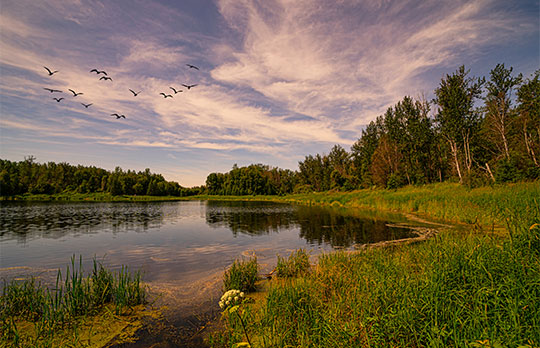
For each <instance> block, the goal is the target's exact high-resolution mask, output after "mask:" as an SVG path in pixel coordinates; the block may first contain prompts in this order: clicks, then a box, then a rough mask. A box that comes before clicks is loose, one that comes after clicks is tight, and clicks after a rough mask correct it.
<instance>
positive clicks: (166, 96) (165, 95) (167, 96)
mask: <svg viewBox="0 0 540 348" xmlns="http://www.w3.org/2000/svg"><path fill="white" fill-rule="evenodd" d="M160 94H161V95H162V96H163V98H172V97H173V96H172V95H170V94H165V93H163V92H161V93H160Z"/></svg>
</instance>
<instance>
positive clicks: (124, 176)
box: [0, 156, 201, 196]
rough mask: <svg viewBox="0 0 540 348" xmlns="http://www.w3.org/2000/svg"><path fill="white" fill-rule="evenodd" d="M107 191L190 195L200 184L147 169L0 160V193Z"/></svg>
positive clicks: (117, 193)
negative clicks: (186, 183)
mask: <svg viewBox="0 0 540 348" xmlns="http://www.w3.org/2000/svg"><path fill="white" fill-rule="evenodd" d="M65 192H70V193H96V192H103V193H110V194H112V195H149V196H190V195H195V194H199V193H201V189H200V188H199V187H194V188H185V187H182V186H180V185H179V184H178V183H177V182H174V181H166V180H165V179H164V178H163V176H162V175H160V174H153V173H151V172H150V169H146V170H144V171H139V172H135V171H133V170H127V171H124V170H122V169H121V168H120V167H116V169H115V170H114V171H107V170H105V169H101V168H96V167H93V166H90V167H87V166H82V165H77V166H74V165H70V164H68V163H58V164H57V163H54V162H48V163H42V164H41V163H37V162H36V161H35V157H33V156H28V157H25V159H24V161H20V162H12V161H8V160H2V159H0V195H2V196H14V195H20V194H25V193H31V194H57V193H65Z"/></svg>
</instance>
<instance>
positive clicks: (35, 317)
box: [0, 257, 146, 347]
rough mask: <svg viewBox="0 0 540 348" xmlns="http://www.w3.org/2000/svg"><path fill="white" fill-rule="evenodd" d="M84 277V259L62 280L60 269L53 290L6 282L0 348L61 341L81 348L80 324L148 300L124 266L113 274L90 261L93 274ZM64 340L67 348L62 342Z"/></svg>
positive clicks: (138, 280) (27, 282)
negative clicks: (94, 317) (92, 264)
mask: <svg viewBox="0 0 540 348" xmlns="http://www.w3.org/2000/svg"><path fill="white" fill-rule="evenodd" d="M83 274H84V273H83V269H82V259H79V264H78V265H77V264H76V262H75V257H73V258H72V259H71V267H69V266H68V267H67V270H66V276H65V279H64V278H63V276H62V273H61V271H60V270H59V271H58V274H57V278H56V284H55V285H54V287H52V288H48V287H46V286H44V285H42V284H41V283H37V282H36V280H35V279H34V278H30V279H25V280H13V281H11V282H9V283H7V282H6V283H4V287H3V291H2V297H1V299H0V327H1V331H2V334H1V335H0V346H3V345H6V346H7V345H9V346H13V347H19V346H21V347H24V346H37V347H39V346H43V347H46V346H51V345H56V344H58V341H59V340H60V341H62V342H63V343H62V345H64V344H67V345H69V344H73V345H75V346H80V345H81V344H80V343H81V342H79V337H78V331H79V327H80V326H81V325H79V323H84V322H85V321H88V318H90V317H93V316H96V317H103V312H104V311H105V312H108V313H109V314H110V316H112V317H116V318H117V316H118V315H121V314H126V313H128V312H130V311H131V310H132V309H133V308H134V307H136V306H138V305H141V304H144V303H145V301H146V295H145V291H144V287H143V285H142V283H141V275H140V273H139V272H135V273H131V272H129V271H128V269H127V268H125V267H122V268H121V270H120V271H119V272H116V273H113V272H111V271H109V270H107V269H105V268H104V267H103V266H102V265H101V264H100V263H98V262H97V261H96V260H94V267H93V270H92V273H91V274H90V275H89V276H88V277H87V278H85V277H83ZM82 326H84V325H82ZM90 329H91V328H90ZM66 335H67V336H68V338H67V342H70V343H69V344H68V343H66V342H64V340H65V339H66Z"/></svg>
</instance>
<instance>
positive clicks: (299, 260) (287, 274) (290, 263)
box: [276, 249, 310, 278]
mask: <svg viewBox="0 0 540 348" xmlns="http://www.w3.org/2000/svg"><path fill="white" fill-rule="evenodd" d="M309 269H310V264H309V254H308V253H307V252H306V251H305V250H304V249H298V250H296V251H293V252H291V255H290V256H289V258H283V257H281V256H279V255H278V256H277V266H276V275H277V276H278V277H281V278H291V277H298V276H301V275H304V274H306V273H307V272H309Z"/></svg>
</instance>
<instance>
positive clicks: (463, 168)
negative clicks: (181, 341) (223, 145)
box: [0, 64, 540, 196]
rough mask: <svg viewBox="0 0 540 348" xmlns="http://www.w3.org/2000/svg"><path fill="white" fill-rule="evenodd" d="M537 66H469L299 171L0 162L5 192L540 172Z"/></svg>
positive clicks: (328, 183)
mask: <svg viewBox="0 0 540 348" xmlns="http://www.w3.org/2000/svg"><path fill="white" fill-rule="evenodd" d="M539 79H540V70H538V71H536V72H535V73H534V74H533V75H532V76H530V77H529V78H523V76H522V75H521V74H515V73H514V72H513V68H511V67H510V68H507V67H505V66H504V64H498V65H497V66H496V67H495V68H494V69H492V70H491V71H490V74H489V78H488V79H487V80H486V79H485V78H484V77H481V78H479V77H474V76H470V71H469V70H467V69H465V67H464V66H461V67H459V68H458V69H457V70H456V71H455V72H454V73H452V74H446V75H445V76H444V77H443V78H442V79H441V81H440V84H439V85H438V87H437V88H436V89H435V93H434V95H435V98H434V99H433V100H431V101H428V100H425V98H416V99H415V98H412V97H410V96H405V97H404V98H403V99H402V100H400V101H399V102H397V103H396V104H395V105H394V106H391V107H389V108H388V109H387V110H386V112H385V113H384V114H383V115H380V116H378V117H377V118H376V119H375V120H373V121H372V122H370V123H369V124H368V125H367V126H366V128H365V129H364V130H362V132H361V135H360V137H359V139H358V140H357V141H356V142H355V143H354V144H353V145H352V147H351V149H350V151H349V152H348V151H347V150H345V149H344V148H343V147H342V146H340V145H335V146H334V147H332V149H331V150H330V152H329V153H328V154H316V155H308V156H306V157H305V158H304V160H303V161H300V162H299V163H298V170H296V171H292V170H289V169H281V168H276V167H270V166H267V165H263V164H252V165H249V166H246V167H238V166H237V165H236V164H235V165H234V166H233V168H232V169H231V170H230V171H229V172H227V173H211V174H209V175H208V176H207V178H206V186H201V187H193V188H184V187H182V186H180V185H179V184H178V183H176V182H173V181H166V180H165V179H164V178H163V176H162V175H159V174H153V173H151V172H150V170H149V169H146V170H145V171H143V172H135V171H131V170H128V171H124V170H122V169H121V168H119V167H117V168H116V169H115V170H114V171H107V170H104V169H100V168H96V167H84V166H80V165H79V166H73V165H70V164H67V163H58V164H56V163H53V162H49V163H44V164H39V163H36V162H35V158H34V157H32V156H29V157H27V158H25V160H24V161H21V162H11V161H8V160H0V194H1V195H2V196H11V195H17V194H23V193H34V194H40V193H43V194H54V193H62V192H77V193H92V192H106V193H111V194H113V195H122V194H124V195H152V196H165V195H169V196H188V195H195V194H201V193H206V194H210V195H283V194H289V193H301V192H313V191H327V190H354V189H360V188H368V187H373V186H377V187H386V188H397V187H400V186H403V185H419V184H427V183H432V182H442V181H448V180H454V181H457V182H460V183H462V184H466V185H469V186H478V185H486V184H490V183H497V182H511V181H520V180H537V179H539V178H540V158H539V156H540V81H539Z"/></svg>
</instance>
